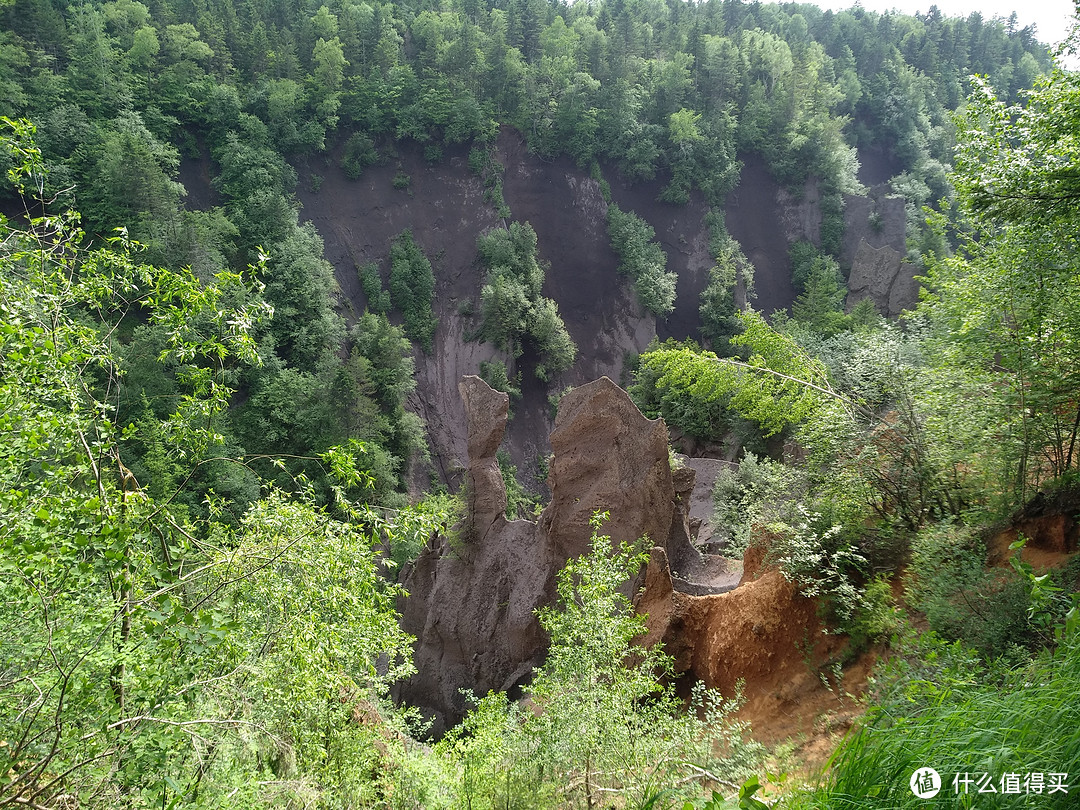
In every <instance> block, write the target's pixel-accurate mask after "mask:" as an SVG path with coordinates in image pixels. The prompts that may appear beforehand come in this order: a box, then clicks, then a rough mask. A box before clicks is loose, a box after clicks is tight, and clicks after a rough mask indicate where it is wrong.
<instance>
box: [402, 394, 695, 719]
mask: <svg viewBox="0 0 1080 810" xmlns="http://www.w3.org/2000/svg"><path fill="white" fill-rule="evenodd" d="M460 391H461V396H462V399H463V401H464V404H465V409H466V414H467V417H466V419H467V424H468V426H469V431H468V446H469V451H470V452H469V465H468V473H467V477H466V486H467V488H468V493H469V495H468V512H467V515H466V518H465V521H464V525H463V526H461V527H459V531H458V539H457V540H455V541H451V540H449V539H447V538H443V539H441V540H440V541H439V542H437V543H436V544H434V545H431V546H429V547H428V548H427V549H425V551H424V552H423V553H422V554H421V555H420V557H419V558H418V559H417V560H416V562H415V564H414V565H413V566H411V568H410V569H408V570H407V571H406V572H405V577H404V582H405V588H406V590H407V591H408V592H409V594H410V595H409V597H408V598H407V599H405V600H404V602H403V604H402V624H403V626H404V628H405V629H406V630H407V631H408V632H410V633H412V634H414V635H415V636H416V637H417V643H416V653H415V656H414V660H415V662H416V667H417V670H418V672H417V674H416V675H415V676H414V677H413V678H411V679H409V680H408V681H407V682H405V683H403V684H401V685H399V688H398V690H397V697H398V698H399V699H401V700H403V701H405V702H407V703H409V704H411V705H414V706H417V707H419V708H420V709H421V710H422V711H425V712H426V713H427V714H429V715H430V716H431V717H432V718H433V720H434V721H435V725H434V729H433V730H434V731H435V733H439V732H440V731H441V730H442V729H443V728H445V725H446V723H448V722H451V723H452V722H455V721H456V720H458V719H460V718H461V717H462V716H463V715H464V712H465V709H466V708H467V706H466V701H465V698H464V697H463V696H462V694H461V691H460V690H461V689H463V688H464V689H472V690H473V691H474V692H475V693H477V694H484V693H486V692H487V691H489V690H491V689H495V690H501V691H512V689H513V687H514V686H515V685H518V684H521V683H522V682H523V681H525V680H526V679H527V678H528V676H529V674H530V673H531V672H532V670H533V668H534V667H535V666H537V665H538V664H539V663H540V662H541V661H542V660H543V657H544V654H545V650H546V640H545V638H544V635H543V632H542V630H541V628H540V625H539V622H538V621H537V619H536V616H535V610H536V609H537V608H538V607H541V606H543V605H545V604H547V603H549V602H550V601H551V599H552V597H553V595H554V593H555V577H556V574H557V573H558V572H559V570H560V569H561V568H562V567H563V566H564V565H565V564H566V561H567V560H568V559H570V558H572V557H577V556H580V555H582V554H584V553H586V552H587V551H588V550H589V543H590V539H591V529H590V526H589V518H590V517H591V515H592V514H593V513H594V512H595V511H597V510H606V511H609V512H610V515H611V516H610V518H609V520H608V522H607V523H606V524H605V525H604V527H603V532H604V534H607V535H609V536H610V537H611V538H612V541H613V543H616V544H619V543H622V542H624V541H630V542H632V541H635V540H637V539H638V538H640V537H642V536H648V537H649V538H650V539H652V540H653V542H654V543H659V544H661V548H663V549H664V552H665V555H670V557H671V558H673V559H678V560H685V561H687V562H688V563H692V562H693V558H694V556H695V555H696V552H695V551H694V549H693V547H692V546H691V544H690V539H689V537H688V526H689V517H688V515H687V507H686V503H687V501H688V496H689V492H690V490H691V489H692V488H693V471H692V470H689V469H687V470H686V471H684V472H681V473H679V474H677V475H676V480H675V482H673V480H672V473H671V470H670V468H669V463H668V447H667V431H666V429H665V427H664V424H663V422H662V421H660V420H649V419H646V418H645V417H644V416H642V415H641V412H640V411H638V409H637V407H636V406H635V405H634V404H633V403H632V402H631V401H630V398H629V397H628V396H627V394H626V392H625V391H623V390H622V389H621V388H619V387H618V386H617V385H615V384H614V383H613V382H612V381H611V380H609V379H608V378H606V377H603V378H601V379H599V380H596V381H595V382H591V383H588V384H587V385H583V386H581V387H580V388H576V389H574V390H573V391H571V392H570V393H568V394H567V395H566V396H565V397H563V399H562V402H561V403H560V407H559V413H558V417H557V418H556V421H555V431H554V432H553V433H552V435H551V444H552V448H553V450H554V458H553V459H552V461H551V464H550V474H549V479H548V483H549V486H550V487H551V492H552V497H551V503H550V504H549V505H548V507H547V508H546V509H545V510H544V512H543V513H542V514H541V516H540V519H539V520H538V521H537V522H535V523H534V522H531V521H526V520H516V521H507V520H506V519H505V517H504V516H503V513H502V509H505V503H506V494H505V491H504V489H503V483H502V479H501V477H500V476H499V474H498V467H497V465H494V466H493V462H494V454H495V451H496V449H497V448H498V446H499V441H500V440H501V438H502V434H503V430H504V429H505V424H506V395H505V394H500V393H498V392H495V391H492V390H491V389H490V388H489V387H488V386H487V384H486V383H484V382H483V381H482V380H480V379H479V378H478V377H466V378H465V379H464V380H463V381H462V383H461V385H460ZM665 558H666V557H665Z"/></svg>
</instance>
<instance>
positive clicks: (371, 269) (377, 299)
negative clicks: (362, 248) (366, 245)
mask: <svg viewBox="0 0 1080 810" xmlns="http://www.w3.org/2000/svg"><path fill="white" fill-rule="evenodd" d="M357 272H358V274H359V276H360V289H362V290H363V291H364V298H366V299H367V302H368V309H369V310H371V311H372V312H375V313H377V314H379V315H385V314H386V313H387V312H389V311H390V293H389V292H387V291H386V290H385V289H384V288H383V283H382V276H380V275H379V267H378V265H377V264H375V262H368V263H367V264H365V265H364V266H363V267H361V268H359V270H358V271H357Z"/></svg>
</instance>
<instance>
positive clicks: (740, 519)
mask: <svg viewBox="0 0 1080 810" xmlns="http://www.w3.org/2000/svg"><path fill="white" fill-rule="evenodd" d="M808 485H809V482H808V481H807V480H806V475H805V473H802V472H800V471H799V470H797V469H795V468H794V467H790V466H788V465H785V464H782V463H780V462H778V461H773V460H772V459H769V458H758V457H757V456H756V455H754V454H753V453H747V454H746V455H745V456H744V457H743V458H742V460H741V461H740V462H739V464H738V466H735V467H734V468H732V467H730V466H725V467H723V468H721V469H720V471H719V472H718V473H717V474H716V482H715V484H714V485H713V508H714V514H715V521H714V524H715V529H714V533H713V538H714V540H719V541H720V542H721V543H723V553H724V554H725V555H727V556H732V557H738V556H740V555H741V554H742V553H743V552H745V551H746V549H747V548H748V547H749V546H750V544H751V542H752V541H753V539H754V535H755V531H759V530H761V529H762V528H764V527H765V526H768V525H769V524H772V523H777V522H781V521H782V522H785V523H792V522H794V520H795V518H796V517H797V512H796V509H795V506H796V504H798V503H799V502H800V501H801V500H802V499H803V498H805V497H806V495H807V494H808V492H807V490H808Z"/></svg>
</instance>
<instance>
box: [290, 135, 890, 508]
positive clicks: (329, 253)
mask: <svg viewBox="0 0 1080 810" xmlns="http://www.w3.org/2000/svg"><path fill="white" fill-rule="evenodd" d="M496 158H497V159H498V160H499V162H500V163H501V164H502V165H503V166H505V172H504V174H503V194H504V197H505V200H506V203H507V205H508V206H509V208H510V210H511V212H512V214H511V217H512V219H515V220H521V221H527V222H529V223H530V224H531V225H532V226H533V229H534V230H535V231H536V234H537V239H538V245H539V253H540V256H541V258H542V259H543V260H545V261H546V262H548V263H549V265H550V268H549V270H548V272H547V276H546V280H545V283H544V290H543V292H544V295H546V296H548V297H550V298H552V299H553V300H554V301H555V302H556V303H557V304H558V306H559V311H560V313H561V315H562V317H563V320H564V321H565V323H566V327H567V329H568V331H569V332H570V335H571V337H572V338H573V339H574V341H575V343H576V344H577V346H578V350H579V351H578V359H577V362H576V363H575V364H574V366H573V368H571V369H570V370H569V371H567V372H566V373H564V374H563V375H561V376H560V377H559V378H558V379H555V380H552V381H551V383H550V384H549V385H544V384H542V383H540V382H539V381H537V380H536V379H535V378H533V376H532V366H533V364H534V362H535V359H534V358H531V357H530V356H529V354H528V352H527V353H526V355H525V356H524V357H522V358H520V360H519V361H518V362H517V364H516V368H515V363H514V362H513V359H512V358H509V357H505V356H501V355H500V354H499V353H498V352H496V350H495V349H494V348H493V347H491V346H489V345H487V344H480V343H476V342H474V341H471V340H470V336H471V333H472V332H474V331H475V329H476V327H477V325H478V321H477V319H476V317H475V315H472V314H469V313H470V312H471V311H475V310H476V309H477V304H478V302H479V293H480V288H481V285H482V282H483V270H482V268H481V267H480V266H479V265H478V263H477V260H476V239H477V237H478V236H479V235H480V234H481V233H483V232H485V231H486V230H488V229H490V228H494V227H498V226H501V225H502V220H501V219H500V218H499V217H498V216H497V214H496V211H495V209H494V208H493V206H492V205H491V203H490V202H489V201H487V200H485V197H484V186H483V183H482V181H481V179H480V178H479V177H477V176H476V175H474V174H472V173H471V172H470V171H469V168H468V151H467V148H465V147H461V148H459V149H457V150H452V149H448V150H447V151H446V155H445V157H444V159H443V160H442V161H441V162H440V163H438V164H435V165H431V164H429V163H427V162H426V161H425V160H424V158H423V152H422V149H421V148H420V147H419V146H415V147H410V146H402V147H400V151H399V153H398V154H397V156H396V157H395V158H394V159H393V160H391V161H388V162H387V163H386V164H385V165H381V166H372V167H371V168H369V169H368V170H367V171H366V172H365V173H364V174H363V175H362V176H361V177H360V179H358V180H355V181H353V180H348V179H347V178H346V177H345V176H344V175H343V174H342V173H341V171H340V170H339V169H338V168H337V166H336V165H333V164H332V163H328V164H327V165H325V166H319V167H309V168H308V169H307V170H303V171H301V182H300V184H299V189H300V190H299V191H298V193H299V196H300V199H301V202H302V203H303V209H302V211H301V216H302V217H303V218H304V219H306V220H310V221H312V222H313V223H314V224H315V225H316V226H317V227H318V229H319V232H320V233H321V234H322V236H323V239H324V240H325V244H326V258H327V259H328V260H329V261H330V262H331V263H332V264H333V265H334V267H335V269H336V272H337V280H338V283H339V285H340V290H341V306H342V307H343V309H345V310H346V312H353V313H360V312H363V310H364V307H365V305H366V302H365V301H364V298H363V294H362V292H361V289H360V284H359V279H358V276H357V267H358V266H360V265H363V264H366V263H368V262H376V263H377V264H378V265H379V267H380V272H381V273H382V276H383V279H384V280H385V279H387V278H388V276H389V263H388V262H389V259H388V256H389V250H390V243H391V241H392V240H393V238H394V237H395V236H397V235H398V234H399V233H401V232H402V231H403V230H405V229H406V228H409V229H411V230H412V232H413V236H414V238H415V239H416V242H417V243H418V244H419V245H420V246H421V248H422V249H423V250H424V252H425V254H426V255H427V256H428V257H429V258H430V259H431V261H432V265H433V268H434V271H435V276H436V300H435V312H436V315H437V316H438V318H439V327H438V330H437V331H436V334H435V337H434V344H433V348H432V351H431V352H430V353H429V354H424V353H422V352H420V351H419V350H417V354H416V363H417V373H416V379H417V388H416V392H415V394H414V396H413V397H412V399H411V401H410V408H411V409H412V410H413V411H414V412H416V413H417V414H419V415H420V416H421V417H423V419H424V420H425V422H426V424H427V426H428V433H429V437H430V441H431V446H432V459H433V466H434V471H433V472H434V474H435V476H436V477H437V478H438V479H439V480H440V481H442V482H443V483H446V484H448V485H449V486H450V487H452V488H453V487H456V486H457V485H459V484H460V483H461V480H462V477H463V474H464V470H465V466H466V464H467V453H466V447H465V445H466V426H465V412H464V409H463V407H462V405H461V400H460V398H459V397H458V395H457V383H458V380H460V379H461V377H462V376H463V375H466V374H477V373H479V369H480V363H481V362H482V361H485V360H491V359H493V358H495V357H499V358H500V359H502V360H503V361H504V362H506V363H507V365H508V366H509V367H510V369H511V373H513V372H514V371H517V370H520V371H522V372H523V375H522V389H523V396H522V399H521V400H520V401H515V402H514V403H512V408H513V412H514V418H513V419H512V420H511V422H510V424H509V427H508V441H507V447H508V449H509V450H510V453H511V457H512V459H513V461H514V463H515V464H516V465H517V466H518V469H519V472H520V473H521V478H522V481H523V483H524V484H525V485H526V486H527V487H529V488H531V489H538V488H539V484H538V476H539V470H540V467H541V465H540V464H539V461H540V460H541V459H543V458H546V457H547V455H548V453H550V451H551V446H550V444H549V442H548V435H549V434H550V432H551V430H552V427H553V422H552V418H551V413H550V411H551V408H550V405H549V402H548V397H549V395H550V394H552V393H553V392H559V391H562V390H563V389H564V388H566V387H567V386H574V385H581V384H583V383H586V382H588V381H590V380H594V379H596V378H598V377H601V376H608V377H611V378H612V379H615V380H620V379H621V377H622V373H623V365H624V361H625V359H626V357H627V356H628V355H629V354H637V353H640V352H642V351H644V350H645V348H646V347H647V346H648V344H649V341H650V340H652V338H653V337H656V336H659V337H660V338H661V339H664V338H667V337H675V338H680V339H681V338H686V337H697V335H698V327H699V326H700V318H699V314H698V308H699V306H700V296H701V292H702V291H703V290H704V288H705V286H706V285H707V284H708V280H709V268H710V267H711V266H712V264H713V258H712V257H711V256H710V255H709V247H708V245H709V234H708V228H707V226H706V224H705V215H706V213H707V212H708V208H707V206H706V205H705V203H704V201H703V200H702V199H701V197H700V195H696V194H695V195H692V197H691V200H690V202H689V203H688V204H687V205H684V206H676V205H670V204H667V203H661V202H657V197H658V195H659V193H660V191H661V189H662V188H663V185H664V182H663V180H662V179H657V180H654V181H650V182H645V183H639V184H636V185H633V186H630V185H627V184H626V183H624V182H621V181H620V179H619V177H618V175H617V173H615V172H613V171H610V170H606V171H605V176H606V179H607V180H608V181H609V183H610V187H611V195H612V199H613V200H614V201H615V202H616V203H617V204H618V205H619V206H620V207H621V208H622V209H624V210H629V211H634V212H635V213H637V214H638V216H640V217H642V218H643V219H645V220H646V221H647V222H648V223H649V224H650V225H652V227H653V228H654V229H655V231H656V239H657V241H658V242H659V243H660V244H661V246H662V247H663V249H664V252H665V254H666V256H667V261H668V268H669V269H670V270H673V271H675V272H676V273H677V274H678V284H677V288H676V293H677V296H676V300H675V310H674V312H673V313H672V314H671V315H670V316H669V317H668V318H667V319H666V320H664V321H660V322H657V321H656V319H655V318H654V317H651V316H648V315H647V314H646V313H644V312H643V311H642V309H641V308H640V306H639V305H638V303H637V300H636V297H635V295H634V292H633V289H632V287H631V285H630V283H629V282H628V280H627V279H626V278H625V277H623V276H621V275H620V274H619V273H618V257H617V256H616V255H615V253H614V251H612V249H611V247H610V244H609V241H608V235H607V222H606V216H607V203H606V202H605V201H604V197H603V194H602V193H601V190H600V185H599V183H598V182H597V181H596V180H595V179H593V178H592V177H590V176H589V175H588V174H587V173H585V172H583V171H582V170H581V169H579V168H578V167H577V166H576V165H575V164H574V163H573V162H572V161H571V160H569V159H568V158H557V159H555V160H553V161H550V162H548V161H543V160H540V159H539V158H537V157H536V156H535V155H533V154H531V153H530V152H529V151H528V149H527V147H526V144H525V142H524V139H523V138H522V137H521V136H520V134H518V133H516V132H514V131H512V130H509V129H504V130H503V131H502V133H501V134H500V136H499V138H498V141H497V145H496ZM311 172H316V173H319V174H322V175H325V176H324V178H323V180H322V181H321V185H320V189H319V191H318V192H317V193H315V192H312V191H310V189H309V188H308V187H309V183H308V182H306V178H307V177H308V176H309V175H310V173H311ZM398 175H407V176H408V177H409V180H410V183H409V186H408V188H406V189H400V188H395V187H394V183H393V181H394V178H395V177H396V176H398ZM399 185H400V184H399ZM875 205H877V204H876V203H875ZM892 205H893V204H892V203H888V204H887V205H886V204H885V203H882V204H881V205H879V206H878V208H880V209H881V210H882V211H884V220H883V221H884V222H885V223H886V225H887V228H886V229H885V231H883V232H882V233H883V234H884V237H887V241H888V244H889V245H890V246H891V247H890V250H893V249H895V244H894V243H895V241H896V238H895V236H896V233H897V229H899V230H898V232H899V233H900V234H901V241H900V247H901V248H902V246H903V243H902V233H903V210H902V205H901V208H900V209H898V210H896V211H894V210H893V207H895V206H893V207H889V206H892ZM864 207H865V206H864ZM849 210H850V211H853V212H855V213H854V214H853V215H852V216H849V217H848V220H849V223H848V227H849V229H853V230H852V231H851V232H852V233H853V234H856V236H858V234H864V235H866V238H867V239H868V240H869V242H868V244H870V245H871V246H872V247H874V246H878V242H879V241H880V237H882V233H879V232H877V231H874V230H873V229H871V228H869V226H865V227H862V229H861V230H860V229H859V225H858V222H859V218H860V217H861V218H862V220H866V218H867V217H868V216H869V214H870V213H871V212H872V210H878V209H877V208H874V209H871V208H865V210H863V208H861V207H860V203H859V202H858V198H855V201H854V202H851V201H849ZM724 214H725V218H726V221H727V227H728V230H729V231H730V233H731V234H732V235H733V236H734V237H735V238H736V239H737V240H739V242H740V243H741V244H742V246H743V250H744V251H745V252H746V254H747V255H748V256H749V258H750V259H751V260H753V262H754V264H755V267H756V271H755V284H756V290H757V298H756V300H754V301H753V302H752V303H753V305H754V307H755V308H756V309H758V310H759V311H762V312H765V313H766V314H768V313H771V312H772V311H774V310H778V309H786V308H788V307H789V306H790V304H791V302H792V300H793V298H794V291H793V289H792V287H791V272H790V263H789V260H788V247H789V244H790V243H791V242H793V241H795V240H798V239H806V240H809V241H817V240H818V230H819V228H820V221H821V213H820V206H819V204H818V193H817V188H816V185H815V184H814V183H813V182H811V183H808V184H807V186H806V188H805V189H803V192H802V193H801V194H800V195H792V194H790V193H788V192H786V191H785V190H784V189H782V188H781V187H780V186H779V185H778V184H777V183H776V181H775V180H773V179H772V177H771V176H770V175H769V173H768V171H767V170H766V169H765V166H764V164H763V162H762V161H761V160H760V158H755V157H752V156H744V167H743V171H742V175H741V177H740V182H739V185H738V186H737V187H736V189H735V190H734V191H733V192H732V194H731V195H730V196H729V198H728V201H727V204H726V205H725V209H724ZM896 216H899V219H898V220H897V221H896V222H893V219H895V218H896ZM897 222H898V223H899V224H898V225H897ZM864 225H865V223H864ZM853 238H855V237H853ZM862 238H863V237H862V236H858V239H862ZM854 244H855V248H858V245H859V244H861V241H856V242H855V243H854ZM870 258H873V257H870ZM889 258H890V261H889V264H888V268H887V271H886V270H881V269H880V268H879V269H877V270H874V268H878V265H879V264H880V262H877V260H876V259H875V260H874V262H870V263H867V262H868V261H869V259H868V260H867V261H863V258H858V261H856V257H855V253H854V252H853V253H852V254H851V260H852V261H854V262H856V266H854V267H853V269H852V277H853V279H855V280H856V281H858V279H861V278H862V277H863V276H864V275H866V274H865V273H863V271H862V269H860V268H864V269H865V268H870V270H872V271H873V272H872V273H871V275H872V278H873V280H872V281H870V282H867V283H868V284H870V285H871V286H873V290H872V291H871V294H872V295H873V296H874V297H875V300H876V301H877V302H878V303H879V307H880V308H881V309H882V311H889V312H892V311H893V310H895V309H896V307H897V306H898V305H899V304H898V302H901V299H902V298H903V296H902V295H900V294H899V293H896V294H894V292H893V291H894V289H899V288H898V287H897V285H896V283H895V282H894V277H895V275H896V272H899V268H900V264H899V254H898V253H897V254H890V257H889ZM860 262H861V264H860ZM875 262H876V263H875ZM845 266H851V265H850V264H845ZM884 272H888V273H892V274H893V275H891V276H889V278H888V279H887V280H884V281H882V280H881V278H882V277H883V276H882V274H883V273H884ZM860 273H862V275H860ZM859 283H862V282H859ZM882 284H884V285H885V289H886V291H885V293H884V294H878V293H877V292H876V291H877V289H878V288H879V287H881V285H882ZM874 285H876V286H874ZM427 483H428V482H427V481H426V480H425V479H424V477H423V475H422V474H419V473H418V475H417V477H416V478H415V481H414V484H415V486H416V488H417V489H422V488H426V485H427Z"/></svg>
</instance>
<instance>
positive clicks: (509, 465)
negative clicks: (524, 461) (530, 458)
mask: <svg viewBox="0 0 1080 810" xmlns="http://www.w3.org/2000/svg"><path fill="white" fill-rule="evenodd" d="M495 458H496V460H497V461H498V462H499V472H500V473H501V474H502V480H503V486H504V487H506V519H507V520H517V519H518V518H520V517H528V516H531V515H533V513H534V512H536V511H537V508H538V506H539V502H538V501H537V499H536V498H535V497H533V496H532V495H530V494H529V493H528V492H527V491H526V490H525V487H523V486H522V485H521V482H520V481H518V478H517V467H516V466H515V465H514V463H513V462H512V461H510V453H508V452H507V451H506V450H503V449H501V448H500V449H499V451H498V452H497V453H496V454H495Z"/></svg>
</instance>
